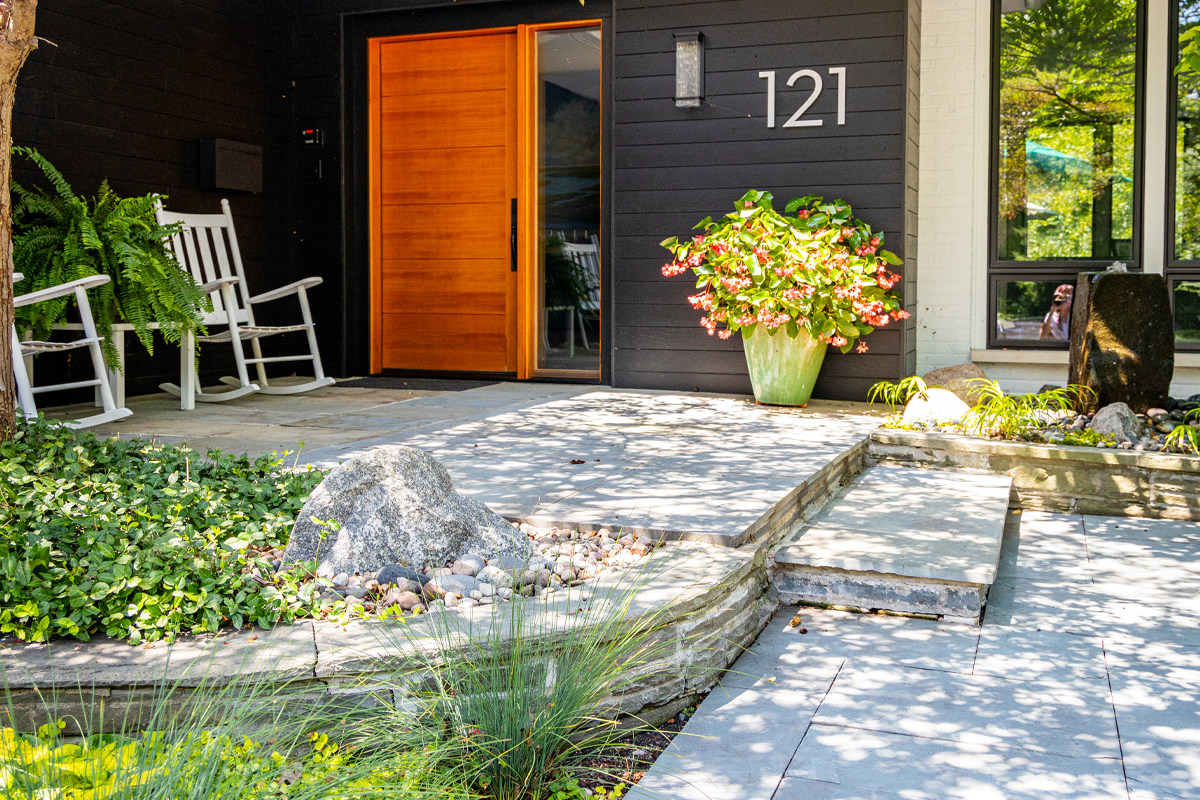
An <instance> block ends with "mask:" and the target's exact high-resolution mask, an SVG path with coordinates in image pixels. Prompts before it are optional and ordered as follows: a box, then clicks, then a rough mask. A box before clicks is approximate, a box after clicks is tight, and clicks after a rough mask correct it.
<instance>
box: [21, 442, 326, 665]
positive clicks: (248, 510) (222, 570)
mask: <svg viewBox="0 0 1200 800" xmlns="http://www.w3.org/2000/svg"><path fill="white" fill-rule="evenodd" d="M14 433H15V435H14V436H13V438H12V439H11V440H10V441H7V442H3V443H0V473H2V475H3V480H0V574H3V575H4V581H3V583H2V584H0V635H10V636H15V637H16V638H18V639H21V640H25V641H46V640H48V639H49V638H50V637H52V636H62V635H70V636H75V637H78V638H80V639H87V638H88V637H89V635H91V634H95V633H98V632H102V633H105V634H108V635H109V636H115V637H121V638H125V639H128V640H129V641H131V642H133V643H138V642H141V641H143V640H150V641H154V640H158V639H167V640H172V639H174V638H175V637H176V636H177V635H178V634H180V633H198V632H204V631H216V630H217V629H218V628H219V627H221V626H222V625H233V626H235V627H242V626H244V625H247V624H251V623H254V624H258V625H260V626H263V627H267V626H270V625H272V624H274V623H276V622H279V621H291V620H294V619H295V618H297V617H300V616H308V615H310V614H311V613H312V611H313V610H314V608H315V607H316V606H317V604H318V600H317V599H315V598H314V597H313V595H312V594H306V593H302V592H300V591H299V587H300V579H301V577H302V576H303V574H305V573H303V570H304V569H305V566H304V565H301V566H300V567H297V568H296V569H294V570H284V571H281V572H279V573H276V572H275V571H274V570H273V568H272V563H271V562H270V560H268V559H267V558H266V557H265V554H266V553H268V552H269V551H270V550H271V549H272V548H277V547H282V546H284V545H286V543H287V539H288V535H289V531H290V530H291V527H292V523H293V522H294V521H295V517H296V514H297V513H299V511H300V509H301V507H302V506H303V505H304V501H305V500H306V499H307V497H308V495H309V493H310V492H311V491H312V489H313V488H314V487H315V486H316V485H317V483H319V482H320V480H321V478H322V477H323V474H322V473H321V472H319V471H315V470H303V471H289V470H288V469H287V466H288V465H287V464H286V463H285V462H284V461H283V460H281V459H279V458H276V457H274V456H264V457H261V458H257V459H251V458H249V457H247V456H244V455H243V456H232V455H228V454H226V453H221V452H219V451H215V450H210V451H209V453H208V456H207V458H204V457H201V456H200V455H199V454H198V453H196V452H195V451H193V450H190V449H188V448H184V447H177V446H174V445H169V444H161V443H153V442H149V441H146V440H137V439H135V440H126V441H121V440H116V439H99V438H97V437H96V436H94V435H93V434H91V433H84V432H79V431H75V430H72V429H70V428H66V427H63V426H60V425H54V424H50V423H46V422H42V421H39V422H34V423H30V424H20V425H18V427H17V429H16V431H15V432H14Z"/></svg>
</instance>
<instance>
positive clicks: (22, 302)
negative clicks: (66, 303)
mask: <svg viewBox="0 0 1200 800" xmlns="http://www.w3.org/2000/svg"><path fill="white" fill-rule="evenodd" d="M110 280H111V278H109V277H108V276H107V275H90V276H88V277H86V278H76V279H75V280H73V281H67V282H66V283H60V284H58V285H57V286H47V287H46V288H45V289H38V290H37V291H36V292H30V293H29V294H22V295H17V296H16V297H14V298H13V307H15V308H19V307H21V306H31V305H33V304H34V303H44V302H45V301H47V300H54V299H56V298H59V297H63V296H65V295H68V294H72V293H73V292H74V291H75V290H76V289H92V288H94V287H96V286H103V285H104V284H106V283H108V282H109V281H110Z"/></svg>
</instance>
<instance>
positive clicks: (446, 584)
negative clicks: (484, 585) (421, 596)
mask: <svg viewBox="0 0 1200 800" xmlns="http://www.w3.org/2000/svg"><path fill="white" fill-rule="evenodd" d="M425 588H426V589H433V590H434V591H436V592H437V594H438V595H443V594H445V593H446V592H454V593H455V594H461V595H462V596H463V597H466V596H467V595H469V594H470V593H471V592H473V591H475V590H476V589H478V588H479V580H478V579H476V578H472V577H471V576H470V575H439V576H438V577H436V578H434V579H433V580H431V581H430V582H429V583H427V584H426V585H425Z"/></svg>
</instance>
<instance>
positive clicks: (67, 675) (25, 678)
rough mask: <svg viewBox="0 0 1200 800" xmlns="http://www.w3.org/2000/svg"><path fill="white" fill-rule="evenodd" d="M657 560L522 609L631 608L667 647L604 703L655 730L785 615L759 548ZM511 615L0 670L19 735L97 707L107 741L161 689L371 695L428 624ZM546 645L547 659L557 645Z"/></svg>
mask: <svg viewBox="0 0 1200 800" xmlns="http://www.w3.org/2000/svg"><path fill="white" fill-rule="evenodd" d="M658 553H659V554H661V555H656V557H655V558H652V559H651V560H650V563H649V565H648V566H647V570H648V571H647V572H644V573H638V571H637V570H630V571H629V572H627V573H626V574H625V576H624V579H623V585H622V584H614V585H610V586H595V585H592V586H583V587H579V588H576V589H573V590H571V591H570V592H566V591H562V592H559V593H557V594H556V595H555V596H554V597H553V599H549V600H546V601H540V600H536V599H535V600H527V601H523V602H529V603H536V604H538V605H537V606H536V611H535V612H534V613H536V614H537V615H538V618H539V619H540V620H541V621H543V622H547V621H548V622H549V623H550V624H551V626H552V627H551V628H538V630H550V629H554V630H558V631H565V630H567V629H569V628H570V627H571V625H572V620H574V619H578V617H574V616H572V615H571V612H572V611H573V610H574V609H575V608H578V606H579V605H580V602H581V597H580V594H581V590H582V591H586V592H588V593H589V596H590V598H591V602H592V603H595V602H597V600H598V599H599V601H600V602H602V603H605V604H608V605H610V606H612V607H613V608H614V609H617V610H619V609H620V608H621V606H622V605H623V604H624V603H626V602H628V603H629V607H628V613H627V615H628V617H629V618H631V619H632V620H638V619H639V618H640V619H643V620H645V621H646V624H647V625H648V626H649V627H651V628H653V629H654V630H655V632H654V634H653V636H654V639H656V640H657V641H658V642H659V643H660V647H658V648H657V649H655V650H654V654H653V656H652V657H651V658H650V659H648V661H647V663H645V664H644V665H643V666H641V667H639V672H642V673H644V674H645V675H646V678H645V679H644V680H641V681H636V682H633V683H632V684H626V686H625V688H624V689H623V690H622V693H621V694H618V695H614V696H613V697H611V698H610V701H611V702H612V704H613V705H614V706H615V707H616V708H618V709H619V710H620V711H621V713H622V714H630V715H637V716H638V717H640V718H641V719H644V720H646V721H648V722H650V723H652V724H656V723H660V722H663V721H665V720H667V719H669V718H670V717H672V716H674V715H675V714H676V713H677V712H678V711H679V710H680V709H681V708H684V707H686V706H687V705H689V704H691V703H692V702H694V699H695V696H696V694H697V693H700V692H703V691H706V690H708V689H710V688H711V687H712V686H713V685H714V684H715V682H716V680H717V678H718V677H719V676H720V674H721V672H722V671H723V670H724V669H726V668H727V667H728V666H729V665H730V664H731V663H732V662H733V661H734V660H735V659H736V658H737V657H738V655H740V654H741V652H742V651H743V649H744V648H745V647H747V646H748V645H750V644H751V643H752V642H753V641H754V640H755V638H756V637H757V636H758V634H759V632H760V631H761V630H762V629H763V628H764V627H765V626H766V624H767V621H768V620H769V619H770V617H771V614H773V613H774V611H775V609H776V608H777V606H778V603H777V602H776V601H775V600H774V599H773V598H772V597H771V596H770V595H769V593H768V592H767V575H766V568H765V564H764V550H763V549H762V548H761V547H759V546H756V545H747V546H745V547H743V548H723V547H718V546H711V545H704V544H701V543H678V544H673V545H670V546H668V547H667V548H665V549H664V550H661V551H658ZM506 607H507V604H504V605H500V606H482V607H478V608H473V609H469V610H466V611H461V612H451V611H445V612H439V613H438V614H437V616H438V617H443V619H442V620H436V621H435V620H434V619H432V617H418V618H410V620H409V621H408V622H407V623H406V624H405V628H406V629H407V630H406V631H404V632H400V631H398V629H396V626H397V625H398V624H399V623H396V622H395V621H388V622H381V621H370V622H357V623H352V624H349V625H345V626H342V625H338V624H334V623H313V622H311V621H307V622H301V623H298V624H296V625H289V626H280V627H277V628H275V629H274V630H272V631H270V632H266V631H254V630H246V631H239V632H236V633H232V634H227V635H225V636H219V637H189V638H187V639H184V640H180V641H179V642H177V643H176V644H175V645H172V646H167V645H165V644H163V643H158V644H157V645H155V646H154V647H153V648H150V649H146V648H145V647H133V646H130V645H128V644H125V643H123V642H116V641H113V640H106V639H99V640H94V641H92V642H88V643H82V642H77V641H74V640H58V641H55V642H53V643H52V644H51V645H28V646H10V647H8V648H4V649H0V664H3V667H4V676H3V677H4V680H5V682H6V684H7V686H8V689H9V695H10V698H9V700H10V705H11V708H12V709H13V711H14V712H15V713H16V718H17V720H18V723H19V725H20V726H21V727H22V728H24V729H28V730H32V729H34V728H36V726H38V725H40V724H43V723H44V722H46V720H47V718H48V717H50V716H54V717H64V718H67V719H68V721H69V723H70V724H72V725H73V724H74V723H73V721H72V719H73V718H77V719H86V718H89V717H92V718H93V719H94V717H95V715H97V714H98V713H99V712H100V710H101V709H103V714H104V720H105V722H104V726H103V727H104V729H106V730H108V731H110V732H111V731H116V730H119V729H120V728H121V726H122V724H123V723H125V724H127V720H128V719H137V718H139V717H140V718H141V719H143V720H145V719H148V717H149V709H150V707H151V706H152V705H153V704H154V703H155V702H157V701H159V699H160V698H161V697H162V696H163V695H164V689H165V688H167V687H177V690H176V691H175V692H174V693H173V696H172V703H173V704H175V705H179V704H182V703H183V702H185V701H186V699H187V697H188V695H189V693H190V692H191V691H193V687H195V686H197V685H199V684H201V683H202V682H203V683H208V684H210V685H219V684H222V683H227V682H228V681H229V680H231V679H234V678H240V679H248V680H262V681H266V682H269V683H283V682H287V683H289V688H291V689H297V690H300V691H302V692H303V691H305V690H307V689H309V688H311V691H313V692H319V693H330V694H336V695H339V696H353V695H367V694H372V695H374V694H377V691H378V689H379V688H381V687H386V686H388V684H389V681H390V680H391V676H392V675H394V674H395V671H396V670H397V668H402V667H403V664H404V661H405V656H406V651H407V650H408V649H409V648H410V647H411V646H413V645H412V643H413V642H414V641H416V640H418V639H419V638H420V636H421V635H422V628H423V626H424V627H428V626H430V625H432V624H435V622H443V623H444V622H446V621H450V620H453V623H452V624H454V625H461V626H462V631H463V633H464V635H467V636H469V635H471V634H472V633H475V634H479V633H481V632H482V631H485V630H487V629H488V628H489V627H490V626H491V625H492V623H493V622H494V621H495V620H494V619H493V615H495V614H497V613H498V611H499V610H501V609H504V608H506ZM450 615H455V616H454V617H451V616H450ZM593 619H599V618H598V617H593ZM389 628H390V629H391V630H389ZM501 635H502V636H503V635H504V634H501ZM443 641H444V639H443ZM548 647H549V650H550V652H551V653H552V652H553V642H552V641H548ZM409 655H411V653H409ZM127 715H133V716H132V717H127Z"/></svg>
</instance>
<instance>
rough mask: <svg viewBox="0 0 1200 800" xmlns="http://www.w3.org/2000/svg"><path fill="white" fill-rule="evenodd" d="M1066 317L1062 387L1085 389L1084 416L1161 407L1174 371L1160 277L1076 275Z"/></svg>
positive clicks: (1167, 311) (1172, 336) (1167, 299)
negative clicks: (1119, 406)
mask: <svg viewBox="0 0 1200 800" xmlns="http://www.w3.org/2000/svg"><path fill="white" fill-rule="evenodd" d="M1073 305H1074V308H1073V309H1072V314H1071V366H1070V375H1069V380H1068V382H1069V383H1071V384H1076V385H1080V386H1086V387H1088V388H1090V389H1092V391H1094V392H1095V393H1096V397H1094V398H1091V397H1088V398H1084V402H1085V404H1086V405H1087V407H1086V408H1084V409H1082V410H1084V411H1095V410H1096V409H1097V408H1103V407H1104V406H1107V405H1109V404H1111V403H1125V404H1126V405H1128V406H1129V407H1130V408H1131V409H1133V410H1134V411H1136V412H1138V413H1142V414H1144V413H1146V409H1148V408H1154V407H1159V408H1164V407H1165V406H1166V403H1167V392H1168V390H1169V389H1170V387H1171V377H1172V375H1174V372H1175V331H1174V325H1173V320H1172V317H1171V298H1170V295H1169V293H1168V291H1167V282H1166V281H1165V280H1164V279H1163V276H1162V275H1154V274H1148V273H1140V272H1124V271H1115V270H1110V271H1108V272H1082V273H1080V274H1079V281H1078V283H1077V284H1076V288H1075V298H1074V303H1073Z"/></svg>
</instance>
